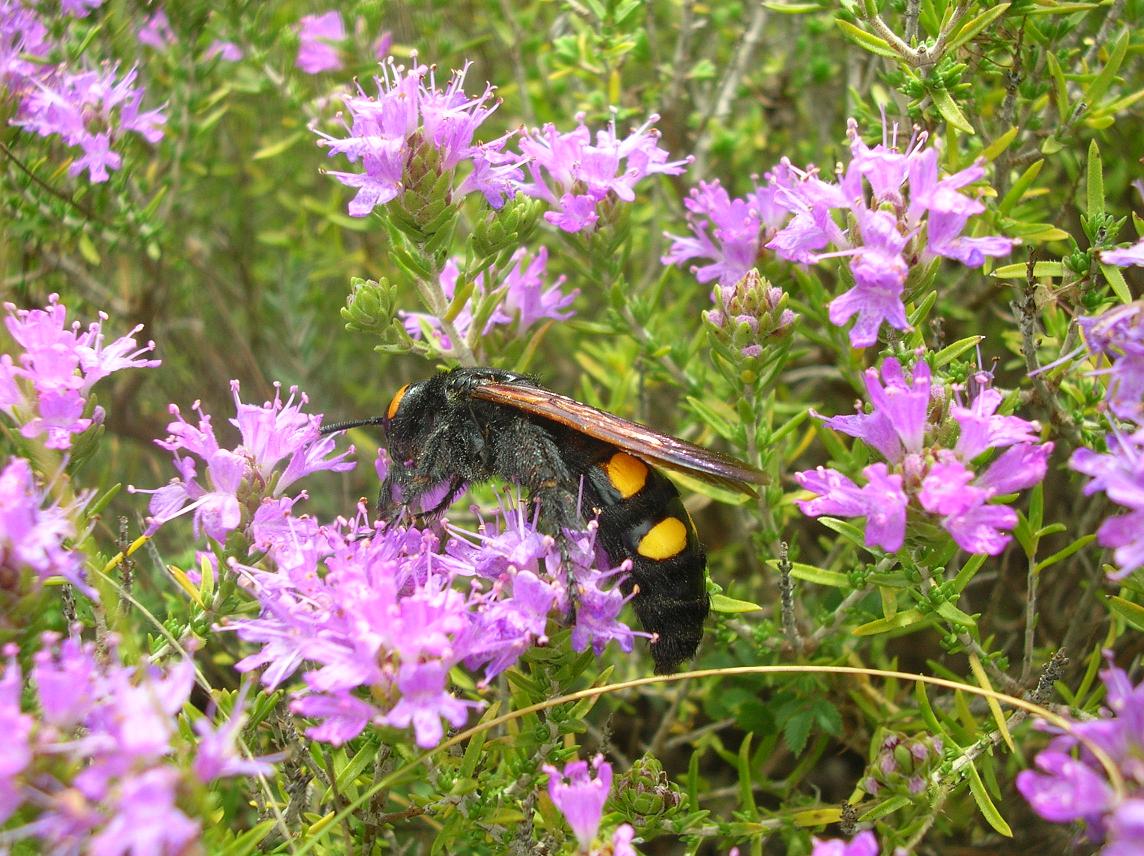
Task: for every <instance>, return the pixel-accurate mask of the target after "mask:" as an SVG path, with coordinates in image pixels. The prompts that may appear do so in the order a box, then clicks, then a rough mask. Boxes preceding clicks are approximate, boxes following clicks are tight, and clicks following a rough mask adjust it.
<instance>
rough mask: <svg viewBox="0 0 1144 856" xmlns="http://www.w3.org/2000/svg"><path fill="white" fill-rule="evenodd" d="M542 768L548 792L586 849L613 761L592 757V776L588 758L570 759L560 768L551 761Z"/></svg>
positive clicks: (597, 825)
mask: <svg viewBox="0 0 1144 856" xmlns="http://www.w3.org/2000/svg"><path fill="white" fill-rule="evenodd" d="M542 769H543V770H544V772H545V773H547V774H548V796H549V797H550V798H551V799H552V802H553V804H554V805H555V806H556V807H557V808H558V809H559V810H560V813H561V814H563V815H564V819H565V820H566V821H568V825H569V826H570V827H571V828H572V833H573V835H575V836H576V840H577V841H578V842H580V846H581V847H582V848H584V849H585V850H587V849H588V848H589V847H591V846H592V842H593V841H594V840H595V838H596V832H597V831H598V830H599V828H600V818H601V816H602V815H603V812H604V803H605V802H607V800H608V791H609V790H611V787H612V765H611V764H609V763H608V762H607V761H605V760H604V756H603V755H597V756H596V757H595V758H593V759H592V769H593V770H595V772H596V776H595V778H593V777H592V775H591V773H589V771H588V762H587V761H570V762H569V763H568V764H567V765H566V766H565V767H564V771H563V772H561V771H560V770H557V769H556V768H555V767H553V766H552V765H551V764H545V765H544V767H543V768H542Z"/></svg>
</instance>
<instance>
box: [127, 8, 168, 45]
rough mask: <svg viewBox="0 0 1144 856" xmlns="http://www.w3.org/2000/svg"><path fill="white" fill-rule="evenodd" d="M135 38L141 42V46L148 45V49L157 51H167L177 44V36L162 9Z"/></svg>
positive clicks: (148, 20) (140, 29)
mask: <svg viewBox="0 0 1144 856" xmlns="http://www.w3.org/2000/svg"><path fill="white" fill-rule="evenodd" d="M135 37H136V38H137V39H138V40H139V44H141V45H147V47H150V48H154V49H155V50H157V51H165V50H166V49H167V48H169V47H170V46H171V45H173V44H174V43H175V34H174V33H173V32H172V31H171V21H170V19H169V18H168V17H167V13H166V12H164V11H163V10H162V9H159V10H158V11H156V12H155V13H154V14H153V15H151V17H149V18H148V19H147V21H146V22H145V23H144V24H143V26H142V27H140V28H139V32H138V33H136V34H135Z"/></svg>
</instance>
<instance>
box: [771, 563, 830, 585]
mask: <svg viewBox="0 0 1144 856" xmlns="http://www.w3.org/2000/svg"><path fill="white" fill-rule="evenodd" d="M767 564H768V565H771V566H772V567H777V566H778V560H773V561H770V562H767ZM790 575H791V576H792V577H794V578H795V579H796V580H803V581H804V582H808V583H814V584H815V585H820V586H830V587H831V588H850V578H849V577H848V576H846V574H840V573H838V571H828V570H825V569H824V568H819V567H816V566H814V565H804V564H802V563H801V562H795V563H794V564H793V565H791V572H790Z"/></svg>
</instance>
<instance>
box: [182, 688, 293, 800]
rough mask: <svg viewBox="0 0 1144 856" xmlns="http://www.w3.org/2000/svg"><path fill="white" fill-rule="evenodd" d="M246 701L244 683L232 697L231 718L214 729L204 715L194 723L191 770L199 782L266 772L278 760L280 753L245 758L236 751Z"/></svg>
mask: <svg viewBox="0 0 1144 856" xmlns="http://www.w3.org/2000/svg"><path fill="white" fill-rule="evenodd" d="M245 704H246V687H245V686H244V687H243V688H242V690H241V691H240V693H239V695H238V697H237V698H236V699H235V702H234V708H233V709H232V710H231V712H230V718H229V719H228V720H227V721H226V722H225V723H223V724H221V725H219V726H218V727H217V728H213V727H212V726H211V723H210V721H209V720H208V719H207V718H206V717H203V718H202V719H200V720H198V721H197V722H196V723H195V733H196V734H198V738H199V739H198V741H197V743H196V746H195V749H196V752H195V762H194V765H193V766H192V768H191V769H192V770H193V772H194V774H195V775H196V776H198V778H199V780H200V781H202V782H210V781H213V780H214V779H221V778H224V777H226V776H260V775H266V774H269V773H271V772H272V771H273V770H274V762H275V761H278V760H281V756H276V757H273V758H271V757H262V758H246V757H243V756H242V754H241V753H240V752H239V749H238V746H236V745H235V743H236V741H237V740H238V736H239V734H240V733H241V732H242V726H243V723H244V722H245V721H246V716H245V713H244V710H243V708H244V706H245Z"/></svg>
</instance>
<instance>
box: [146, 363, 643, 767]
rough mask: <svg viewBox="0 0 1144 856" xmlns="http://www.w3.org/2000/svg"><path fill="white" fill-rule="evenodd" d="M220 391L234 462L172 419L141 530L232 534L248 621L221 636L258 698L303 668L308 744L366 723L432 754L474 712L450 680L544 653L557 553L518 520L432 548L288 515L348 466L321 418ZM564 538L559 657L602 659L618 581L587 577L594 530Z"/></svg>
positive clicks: (194, 428)
mask: <svg viewBox="0 0 1144 856" xmlns="http://www.w3.org/2000/svg"><path fill="white" fill-rule="evenodd" d="M234 393H235V405H236V407H237V408H238V418H237V419H235V420H232V421H233V424H234V425H235V426H236V427H237V428H238V430H239V433H240V435H241V442H240V443H239V445H238V446H237V447H235V448H234V449H224V448H222V447H220V446H219V444H218V442H217V439H216V437H215V433H214V430H213V428H212V427H211V419H210V416H208V415H207V414H205V413H203V412H202V411H201V410H199V414H198V415H199V419H198V423H197V425H192V424H191V423H188V422H186V421H185V420H183V419H182V417H181V416H180V415H179V413H178V410H177V409H173V413H174V414H175V416H176V420H175V421H174V422H172V423H171V425H170V427H169V430H170V432H171V434H170V436H169V437H168V438H167V439H166V440H164V441H161V442H160V443H159V445H160V446H162V447H163V448H165V449H167V450H168V451H170V452H171V453H172V455H173V456H174V461H175V467H176V469H177V470H178V472H179V474H180V477H179V478H177V479H175V480H173V481H172V483H171V484H169V485H167V486H166V487H163V488H160V489H158V490H156V491H151V492H152V493H153V496H152V500H151V513H152V515H153V518H154V526H158V525H160V524H161V523H163V522H165V521H169V520H171V519H172V518H173V517H175V516H176V515H178V514H180V513H183V512H187V511H191V510H193V511H194V515H195V517H194V521H195V527H196V530H197V531H199V532H202V533H204V534H206V535H208V536H210V537H212V538H214V539H215V540H216V541H219V542H220V543H221V542H225V541H226V540H227V539H228V536H230V534H231V533H234V532H238V533H240V534H241V535H242V536H243V539H244V540H243V543H248V544H250V545H251V547H250V549H251V552H252V553H255V554H257V555H258V556H259V557H260V558H259V561H258V563H257V564H254V563H251V564H243V563H240V562H235V563H234V565H233V568H234V570H235V572H236V573H238V574H240V575H241V577H242V579H243V581H244V583H245V584H246V586H247V587H248V589H249V590H250V592H251V593H252V594H253V595H254V597H255V598H256V599H257V601H258V604H259V608H260V613H259V615H258V616H257V617H255V618H245V619H239V620H234V621H231V622H230V623H229V624H227V625H226V629H229V630H232V631H234V632H236V633H237V634H238V635H239V637H240V638H242V639H243V640H245V641H247V642H251V643H254V644H256V645H258V646H260V647H259V650H258V651H257V652H255V653H254V654H252V655H250V656H248V657H247V658H246V659H244V660H243V661H242V662H241V663H240V664H239V669H240V670H242V671H249V670H253V669H256V668H262V667H265V671H264V672H263V675H262V681H263V683H264V684H266V685H267V686H268V687H271V688H273V687H277V686H278V685H280V684H281V683H282V682H283V681H285V680H286V679H287V678H288V677H290V676H291V675H292V674H294V673H295V672H296V671H298V670H299V669H301V668H303V667H304V666H305V669H304V671H303V673H302V681H303V683H304V688H303V689H301V690H300V691H299V692H297V693H295V699H294V702H293V708H294V710H295V711H296V712H297V713H299V714H302V715H304V716H310V717H314V718H316V719H318V720H320V723H319V724H318V725H317V726H315V727H313V728H312V729H310V731H309V732H308V734H309V735H310V736H311V737H313V738H315V739H318V740H324V741H328V742H333V743H339V744H340V743H343V742H345V741H347V740H350V739H352V738H353V737H355V736H357V735H358V734H359V733H360V732H361V731H362V729H364V728H365V727H366V725H368V724H370V723H374V724H384V725H390V726H394V727H397V728H407V727H412V728H413V730H414V733H415V735H416V740H417V742H418V744H419V745H421V746H425V747H428V746H434V745H436V744H437V743H439V742H440V740H441V739H442V736H443V734H444V727H443V725H442V720H444V721H445V722H448V723H449V724H451V725H453V726H455V727H459V726H461V725H463V724H464V722H465V720H466V719H467V717H468V711H469V710H471V709H472V708H474V707H479V706H480V704H481V703H480V702H477V701H473V700H464V699H460V698H458V697H456V696H455V695H454V694H453V693H452V692H451V691H450V686H449V684H450V682H449V671H450V669H452V668H453V667H454V666H457V665H464V666H465V667H467V668H468V669H471V670H478V669H483V670H484V675H485V682H487V681H488V680H491V679H492V678H493V677H495V676H496V675H497V674H499V673H500V672H502V671H504V670H505V669H507V668H508V667H509V666H511V665H513V664H514V663H515V662H516V661H517V660H518V659H519V657H520V656H521V655H522V654H523V653H524V652H525V651H527V650H528V649H529V648H530V647H533V646H535V645H541V644H545V643H546V642H547V630H546V628H547V624H548V620H549V616H550V615H551V614H553V613H556V614H559V615H563V614H565V613H566V612H567V611H568V603H569V600H568V592H567V587H566V585H567V583H566V578H565V573H564V568H563V563H562V551H561V549H560V546H559V545H558V544H557V543H556V541H555V539H553V538H552V537H550V536H547V535H543V534H541V533H539V532H538V531H537V529H536V525H535V521H534V520H531V519H529V518H528V517H527V516H526V515H525V513H524V510H523V509H522V508H520V507H516V508H506V509H503V510H502V512H501V514H500V515H498V516H497V519H496V520H494V521H492V522H486V523H484V524H482V526H481V528H480V530H479V531H477V532H466V531H464V530H459V529H455V528H452V527H449V528H448V532H449V535H450V536H451V537H450V538H449V539H448V540H447V542H446V543H445V544H444V545H442V542H441V540H440V538H439V537H438V536H437V535H436V534H434V533H432V532H429V531H419V530H416V529H402V528H387V527H386V526H385V524H380V523H379V524H378V525H376V526H371V525H369V524H367V523H366V521H365V512H364V509H359V513H358V515H357V516H356V517H355V518H354V519H352V520H343V519H339V520H337V521H335V522H333V523H332V524H322V523H319V522H318V521H317V520H316V519H314V518H313V517H311V516H308V515H298V514H295V513H294V506H295V505H296V504H297V502H299V501H300V500H301V499H303V498H304V497H305V494H299V495H298V496H293V497H292V496H289V495H286V492H287V488H289V487H291V486H292V485H294V484H295V483H296V482H297V480H298V479H299V478H302V477H303V476H306V475H310V474H312V473H315V472H319V471H322V470H331V471H335V472H338V471H342V470H345V469H347V468H348V467H350V466H351V464H350V463H349V462H348V461H346V460H345V458H346V455H348V454H349V453H348V452H347V453H342V454H339V455H333V454H332V453H333V439H332V438H331V437H329V436H326V437H323V436H322V435H321V433H320V431H319V429H318V425H319V424H320V417H319V416H316V415H307V414H305V413H303V412H302V409H301V408H302V407H303V406H304V404H305V402H306V399H305V396H301V395H299V397H298V399H297V403H296V402H295V398H294V397H293V396H292V397H291V399H290V400H289V401H287V402H285V403H284V402H282V401H281V399H280V397H278V396H276V397H275V399H274V401H271V402H267V403H265V404H264V405H262V406H261V407H254V406H252V405H248V404H244V403H243V402H242V401H241V400H240V399H239V398H238V389H237V384H235V386H234ZM188 453H189V454H188ZM200 465H201V466H202V467H203V473H202V474H201V475H200V473H199V466H200ZM381 475H382V476H383V477H384V472H382V473H381ZM133 490H137V489H134V488H133ZM566 536H567V539H568V548H569V554H570V555H569V559H570V562H571V570H572V573H573V577H574V580H575V585H576V588H577V595H578V607H579V608H578V609H577V612H576V624H575V626H574V627H573V630H572V640H571V642H572V647H573V648H574V650H577V651H582V650H585V649H586V648H587V647H589V646H591V647H592V648H593V650H595V651H596V652H597V653H600V652H602V651H603V649H604V647H605V645H606V644H607V643H608V642H609V641H616V642H617V644H618V645H619V646H620V647H621V648H622V649H623V650H625V651H630V650H631V649H632V646H633V644H634V639H635V636H636V635H637V634H636V633H635V632H633V631H632V630H630V629H629V628H628V627H627V626H626V625H624V624H623V623H621V622H620V621H619V615H620V613H621V611H622V610H623V608H624V605H625V604H626V603H627V601H628V600H629V599H630V598H628V597H625V596H624V595H623V594H622V592H621V591H620V590H619V588H618V587H617V585H616V583H617V582H618V581H619V577H620V575H621V574H623V573H626V570H627V569H626V568H625V567H621V568H620V569H617V570H615V571H600V570H598V569H597V564H598V561H599V559H600V558H601V554H602V551H601V550H598V549H597V545H596V541H595V525H594V524H592V525H590V526H589V527H588V530H587V531H585V532H568V533H566Z"/></svg>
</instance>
